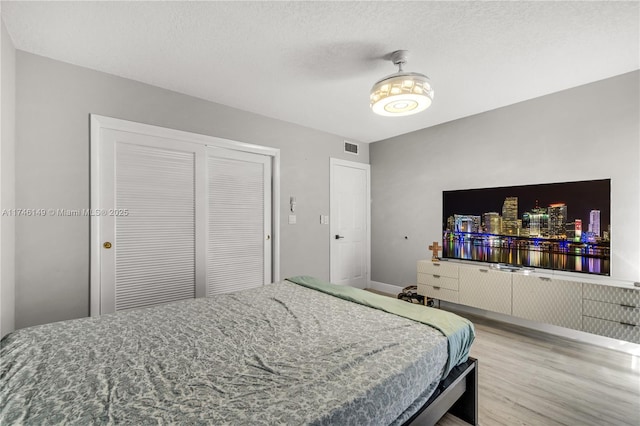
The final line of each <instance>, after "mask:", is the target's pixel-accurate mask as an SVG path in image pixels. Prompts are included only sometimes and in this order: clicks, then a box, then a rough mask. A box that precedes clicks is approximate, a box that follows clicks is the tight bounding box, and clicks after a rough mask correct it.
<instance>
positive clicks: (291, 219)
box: [289, 214, 297, 225]
mask: <svg viewBox="0 0 640 426" xmlns="http://www.w3.org/2000/svg"><path fill="white" fill-rule="evenodd" d="M296 220H297V218H296V215H295V214H290V215H289V225H295V224H296Z"/></svg>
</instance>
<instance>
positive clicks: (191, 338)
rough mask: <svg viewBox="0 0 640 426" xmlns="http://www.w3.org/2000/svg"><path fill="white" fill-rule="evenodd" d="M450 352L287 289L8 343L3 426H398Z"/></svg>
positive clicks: (0, 404) (435, 339)
mask: <svg viewBox="0 0 640 426" xmlns="http://www.w3.org/2000/svg"><path fill="white" fill-rule="evenodd" d="M407 305H408V306H410V304H408V303H407ZM424 309H429V308H424ZM449 344H450V342H449V340H448V338H447V337H446V336H445V335H444V334H443V333H442V332H441V331H439V330H438V329H436V328H434V327H432V326H429V325H426V324H424V323H421V322H417V321H414V320H412V319H408V318H405V317H402V316H400V315H396V314H391V313H388V312H384V311H381V310H380V309H372V308H371V307H369V306H365V305H362V304H359V303H354V302H353V301H350V300H345V299H342V298H339V297H335V296H333V295H330V294H327V293H325V292H322V291H317V290H314V289H310V288H307V287H304V286H301V285H297V284H295V283H292V282H288V281H283V282H280V283H276V284H270V285H266V286H263V287H260V288H258V289H253V290H247V291H242V292H238V293H231V294H225V295H219V296H215V297H211V298H199V299H193V300H187V301H182V302H175V303H171V304H166V305H161V306H155V307H151V308H145V309H137V310H132V311H125V312H118V313H116V314H110V315H104V316H101V317H93V318H83V319H79V320H72V321H63V322H58V323H52V324H45V325H41V326H36V327H31V328H27V329H22V330H18V331H15V332H13V333H11V334H9V335H7V336H6V337H5V338H4V339H3V340H2V341H1V342H0V424H7V425H8V424H15V423H17V424H79V425H90V424H132V425H134V424H135V425H147V424H148V425H152V424H153V425H155V424H171V423H179V424H193V425H197V424H203V425H204V424H233V425H259V424H309V425H329V424H341V425H349V424H369V425H388V424H394V423H401V422H402V421H403V419H406V418H408V416H410V415H411V414H412V412H411V411H412V410H415V409H417V407H414V406H415V405H416V404H415V401H420V400H422V399H424V398H425V396H426V397H427V398H428V395H430V393H431V392H433V390H434V389H435V387H436V386H437V384H438V383H439V381H440V380H441V378H442V376H443V375H444V374H445V372H446V368H447V364H448V352H449V349H448V345H449Z"/></svg>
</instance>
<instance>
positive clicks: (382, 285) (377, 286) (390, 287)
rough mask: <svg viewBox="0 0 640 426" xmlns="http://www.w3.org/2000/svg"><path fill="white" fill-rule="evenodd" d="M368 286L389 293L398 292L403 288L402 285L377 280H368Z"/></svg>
mask: <svg viewBox="0 0 640 426" xmlns="http://www.w3.org/2000/svg"><path fill="white" fill-rule="evenodd" d="M369 288H372V289H374V290H378V291H384V292H385V293H390V294H398V293H400V292H401V291H402V289H403V287H400V286H397V285H392V284H385V283H380V282H378V281H369Z"/></svg>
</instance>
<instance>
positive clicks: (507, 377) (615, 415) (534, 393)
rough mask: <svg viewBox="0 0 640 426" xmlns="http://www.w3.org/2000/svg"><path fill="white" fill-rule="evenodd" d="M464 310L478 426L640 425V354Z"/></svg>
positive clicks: (447, 421)
mask: <svg viewBox="0 0 640 426" xmlns="http://www.w3.org/2000/svg"><path fill="white" fill-rule="evenodd" d="M464 316H466V317H467V318H469V319H470V320H471V321H472V322H473V323H474V324H475V327H476V341H475V342H474V344H473V346H472V348H471V356H473V357H474V358H477V359H478V362H479V369H478V376H479V390H478V392H479V395H478V405H479V408H478V419H479V423H480V425H483V426H492V425H509V426H513V425H545V426H547V425H568V426H577V425H580V426H587V425H594V426H595V425H597V426H601V425H611V426H613V425H629V426H638V425H640V357H638V356H632V355H628V354H625V353H622V352H617V351H613V350H610V349H605V348H601V347H598V346H594V345H590V344H587V343H580V342H575V341H572V340H569V339H565V338H561V337H557V336H553V335H550V334H547V333H543V332H538V331H535V330H530V329H527V328H524V327H518V326H513V325H509V324H505V323H501V322H497V321H492V320H487V319H483V318H479V317H471V316H469V315H466V314H465V315H464ZM463 424H465V423H464V422H462V421H460V420H459V419H458V418H457V417H455V416H452V415H450V414H447V415H446V416H445V417H444V418H442V419H441V420H440V421H439V422H438V425H439V426H452V425H456V426H457V425H463Z"/></svg>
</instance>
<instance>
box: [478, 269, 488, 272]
mask: <svg viewBox="0 0 640 426" xmlns="http://www.w3.org/2000/svg"><path fill="white" fill-rule="evenodd" d="M480 272H489V270H488V269H480Z"/></svg>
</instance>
